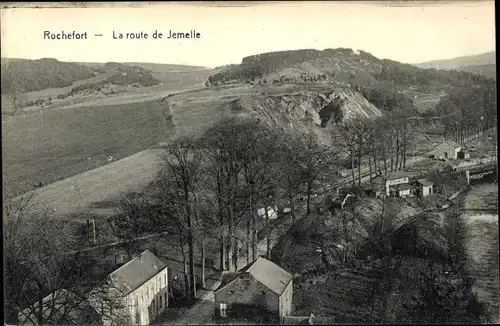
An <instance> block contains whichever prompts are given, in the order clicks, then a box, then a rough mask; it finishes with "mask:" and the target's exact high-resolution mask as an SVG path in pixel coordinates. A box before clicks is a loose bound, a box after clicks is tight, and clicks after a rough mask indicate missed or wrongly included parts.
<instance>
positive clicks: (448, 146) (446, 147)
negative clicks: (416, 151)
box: [432, 140, 460, 153]
mask: <svg viewBox="0 0 500 326" xmlns="http://www.w3.org/2000/svg"><path fill="white" fill-rule="evenodd" d="M459 147H460V145H459V144H457V143H456V142H454V141H452V140H447V141H444V142H442V143H441V144H439V145H438V146H436V148H434V150H433V151H432V153H437V152H441V151H454V150H455V149H457V148H459Z"/></svg>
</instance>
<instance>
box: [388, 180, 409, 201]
mask: <svg viewBox="0 0 500 326" xmlns="http://www.w3.org/2000/svg"><path fill="white" fill-rule="evenodd" d="M412 190H413V187H412V186H411V185H410V184H408V183H400V184H397V185H393V186H389V196H390V197H400V198H405V197H409V196H411V195H412Z"/></svg>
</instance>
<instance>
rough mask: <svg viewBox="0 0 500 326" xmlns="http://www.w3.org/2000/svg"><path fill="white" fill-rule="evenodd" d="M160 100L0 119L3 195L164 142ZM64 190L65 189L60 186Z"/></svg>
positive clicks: (167, 130)
mask: <svg viewBox="0 0 500 326" xmlns="http://www.w3.org/2000/svg"><path fill="white" fill-rule="evenodd" d="M166 110H167V109H166V104H165V103H163V102H159V101H151V102H141V103H129V104H126V105H111V106H101V107H92V108H91V107H88V108H78V109H67V110H44V111H39V112H37V113H32V114H27V115H19V116H15V117H9V118H6V119H3V120H2V142H3V144H2V151H3V177H4V191H5V195H6V196H7V197H12V196H15V195H19V194H21V193H23V192H26V191H28V190H31V189H33V185H34V184H38V183H39V182H43V183H45V184H47V183H50V182H54V181H56V180H61V179H63V178H66V177H69V176H72V175H75V174H78V173H81V172H84V171H87V170H91V169H94V168H96V167H98V166H101V165H104V164H107V163H108V158H109V157H110V156H112V160H117V159H121V158H124V157H126V156H128V155H132V154H134V153H137V152H139V151H141V150H144V149H146V148H149V147H151V146H154V145H156V144H157V143H158V142H160V141H165V140H166V139H168V136H169V135H171V134H172V132H173V131H174V128H173V126H172V125H171V124H167V123H165V122H164V121H162V115H164V114H165V113H166ZM63 191H64V190H63Z"/></svg>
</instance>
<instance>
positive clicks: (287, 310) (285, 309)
mask: <svg viewBox="0 0 500 326" xmlns="http://www.w3.org/2000/svg"><path fill="white" fill-rule="evenodd" d="M292 298H293V280H292V281H290V283H289V284H288V285H287V287H286V288H285V290H284V291H283V293H281V296H280V297H279V305H280V311H279V314H280V316H279V317H280V320H283V317H285V316H290V315H291V314H292Z"/></svg>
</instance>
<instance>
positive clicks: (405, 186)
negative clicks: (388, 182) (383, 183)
mask: <svg viewBox="0 0 500 326" xmlns="http://www.w3.org/2000/svg"><path fill="white" fill-rule="evenodd" d="M391 188H393V189H395V190H408V189H411V188H412V187H411V185H409V184H407V183H403V184H399V185H394V186H391Z"/></svg>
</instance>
